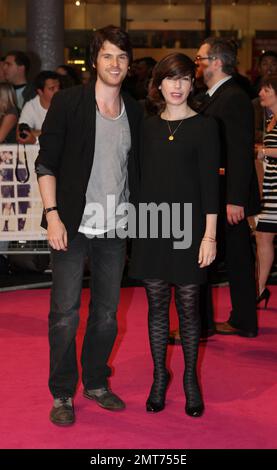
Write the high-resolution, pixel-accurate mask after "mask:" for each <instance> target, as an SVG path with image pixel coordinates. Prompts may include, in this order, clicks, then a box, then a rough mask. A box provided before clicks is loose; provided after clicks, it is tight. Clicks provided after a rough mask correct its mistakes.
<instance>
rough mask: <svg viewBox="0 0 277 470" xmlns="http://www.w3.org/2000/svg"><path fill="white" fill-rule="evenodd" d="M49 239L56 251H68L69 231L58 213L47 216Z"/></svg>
mask: <svg viewBox="0 0 277 470" xmlns="http://www.w3.org/2000/svg"><path fill="white" fill-rule="evenodd" d="M46 217H47V224H48V226H47V239H48V242H49V245H50V246H51V248H53V249H54V250H58V251H59V250H63V251H66V250H67V231H66V228H65V226H64V224H63V223H62V221H61V219H60V217H59V214H58V212H57V211H51V212H49V213H48V214H47V216H46Z"/></svg>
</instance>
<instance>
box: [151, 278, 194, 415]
mask: <svg viewBox="0 0 277 470" xmlns="http://www.w3.org/2000/svg"><path fill="white" fill-rule="evenodd" d="M144 286H145V289H146V294H147V299H148V303H149V313H148V326H149V340H150V347H151V354H152V358H153V362H154V382H153V385H152V388H151V392H150V399H151V400H153V401H154V402H157V401H160V400H163V399H164V395H165V391H166V386H167V383H168V380H169V374H168V371H167V369H166V351H167V344H168V335H169V305H170V299H171V286H170V284H168V283H167V282H165V281H162V280H159V279H146V280H144ZM198 295H199V286H198V285H194V284H190V285H180V284H177V285H175V303H176V308H177V312H178V317H179V327H180V336H181V343H182V349H183V354H184V360H185V372H184V390H185V394H186V399H187V404H188V405H189V406H197V405H198V404H200V403H202V399H201V394H200V390H199V386H198V381H197V375H196V364H197V356H198V347H199V339H200V317H199V312H198Z"/></svg>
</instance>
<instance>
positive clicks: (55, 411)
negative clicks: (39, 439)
mask: <svg viewBox="0 0 277 470" xmlns="http://www.w3.org/2000/svg"><path fill="white" fill-rule="evenodd" d="M58 401H59V403H58ZM55 402H56V403H54V406H53V408H52V410H51V411H50V421H52V423H53V424H56V425H58V426H70V425H71V424H73V423H74V422H75V414H74V407H73V403H72V399H71V398H67V397H62V398H58V399H55Z"/></svg>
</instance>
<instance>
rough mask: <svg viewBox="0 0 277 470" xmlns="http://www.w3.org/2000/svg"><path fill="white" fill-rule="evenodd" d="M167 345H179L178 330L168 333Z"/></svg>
mask: <svg viewBox="0 0 277 470" xmlns="http://www.w3.org/2000/svg"><path fill="white" fill-rule="evenodd" d="M168 343H169V344H175V345H179V344H181V337H180V331H179V329H178V330H173V331H170V333H169V337H168Z"/></svg>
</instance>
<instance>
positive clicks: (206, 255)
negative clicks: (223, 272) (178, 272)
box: [198, 237, 216, 268]
mask: <svg viewBox="0 0 277 470" xmlns="http://www.w3.org/2000/svg"><path fill="white" fill-rule="evenodd" d="M215 257H216V241H215V240H212V239H208V238H207V239H205V237H204V238H203V239H202V242H201V245H200V248H199V256H198V264H199V267H200V268H205V267H206V266H209V265H210V264H211V263H212V262H213V261H214V259H215Z"/></svg>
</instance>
